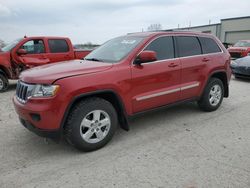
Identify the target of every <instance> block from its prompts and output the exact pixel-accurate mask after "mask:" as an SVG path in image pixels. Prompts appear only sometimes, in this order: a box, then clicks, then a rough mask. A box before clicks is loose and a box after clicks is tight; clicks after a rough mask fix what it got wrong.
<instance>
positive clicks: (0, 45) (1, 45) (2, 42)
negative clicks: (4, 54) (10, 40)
mask: <svg viewBox="0 0 250 188" xmlns="http://www.w3.org/2000/svg"><path fill="white" fill-rule="evenodd" d="M5 45H6V44H5V42H4V41H3V40H1V39H0V48H3V47H4V46H5Z"/></svg>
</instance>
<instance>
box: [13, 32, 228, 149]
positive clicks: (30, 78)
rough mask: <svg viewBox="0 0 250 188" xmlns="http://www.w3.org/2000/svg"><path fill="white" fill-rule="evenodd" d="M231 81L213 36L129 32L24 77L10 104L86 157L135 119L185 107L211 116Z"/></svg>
mask: <svg viewBox="0 0 250 188" xmlns="http://www.w3.org/2000/svg"><path fill="white" fill-rule="evenodd" d="M230 77H231V70H230V55H229V53H228V51H227V50H226V49H225V48H224V46H223V45H222V44H221V42H220V41H219V40H218V39H217V38H215V37H214V36H212V35H209V34H204V33H191V32H179V31H178V32H149V33H134V34H128V35H126V36H121V37H118V38H115V39H112V40H109V41H108V42H106V43H104V44H103V45H102V46H100V47H99V48H97V49H96V50H94V51H93V52H91V53H90V54H89V55H87V56H86V57H85V58H84V59H83V60H74V61H71V62H65V63H59V64H54V65H45V66H41V67H37V68H33V69H30V70H27V71H24V72H23V73H22V74H21V76H20V80H19V82H18V84H17V89H16V95H15V96H14V97H13V102H14V105H15V109H16V112H17V113H18V115H19V117H20V121H21V123H22V124H23V125H24V126H25V127H26V128H27V129H29V130H30V131H33V132H35V133H36V134H38V135H40V136H43V137H50V138H61V137H64V138H66V140H67V141H68V142H69V143H71V144H72V145H74V146H75V147H76V148H78V149H80V150H84V151H91V150H96V149H99V148H101V147H103V146H104V145H105V144H106V143H108V142H109V141H110V140H111V138H112V136H113V135H114V133H115V130H116V128H117V125H118V124H119V125H120V126H121V127H122V128H123V129H125V130H128V129H129V126H128V122H129V121H128V120H129V118H130V117H132V116H134V115H136V114H138V113H141V112H145V111H148V110H151V109H155V108H158V107H163V106H169V105H172V104H177V103H179V102H185V101H190V100H195V101H197V102H198V105H199V106H200V108H201V109H202V110H204V111H214V110H216V109H217V108H218V107H219V106H220V105H221V102H222V99H223V97H228V96H229V91H228V90H229V89H228V84H229V80H230Z"/></svg>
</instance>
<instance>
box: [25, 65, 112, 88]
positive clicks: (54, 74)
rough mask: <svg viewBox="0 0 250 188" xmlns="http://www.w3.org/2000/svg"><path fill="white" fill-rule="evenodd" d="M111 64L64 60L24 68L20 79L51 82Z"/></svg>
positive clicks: (98, 70) (41, 82) (44, 82)
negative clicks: (27, 68)
mask: <svg viewBox="0 0 250 188" xmlns="http://www.w3.org/2000/svg"><path fill="white" fill-rule="evenodd" d="M112 66H113V64H111V63H104V62H95V61H86V60H73V61H64V62H58V63H54V64H49V65H44V66H39V67H35V68H32V69H29V70H26V71H24V72H22V74H21V75H20V79H21V80H22V81H24V82H26V83H36V84H51V83H53V82H54V81H55V80H58V79H61V78H65V77H71V76H77V75H83V74H90V73H96V72H100V71H104V70H107V69H109V68H111V67H112Z"/></svg>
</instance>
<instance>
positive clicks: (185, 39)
mask: <svg viewBox="0 0 250 188" xmlns="http://www.w3.org/2000/svg"><path fill="white" fill-rule="evenodd" d="M176 42H177V47H178V55H179V57H187V56H194V55H200V54H201V46H200V43H199V40H198V38H197V37H192V36H178V37H176Z"/></svg>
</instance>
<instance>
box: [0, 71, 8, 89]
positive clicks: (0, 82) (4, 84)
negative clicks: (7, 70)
mask: <svg viewBox="0 0 250 188" xmlns="http://www.w3.org/2000/svg"><path fill="white" fill-rule="evenodd" d="M8 87H9V81H8V78H6V76H5V75H3V74H1V73H0V93H2V92H5V91H6V90H7V89H8Z"/></svg>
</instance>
